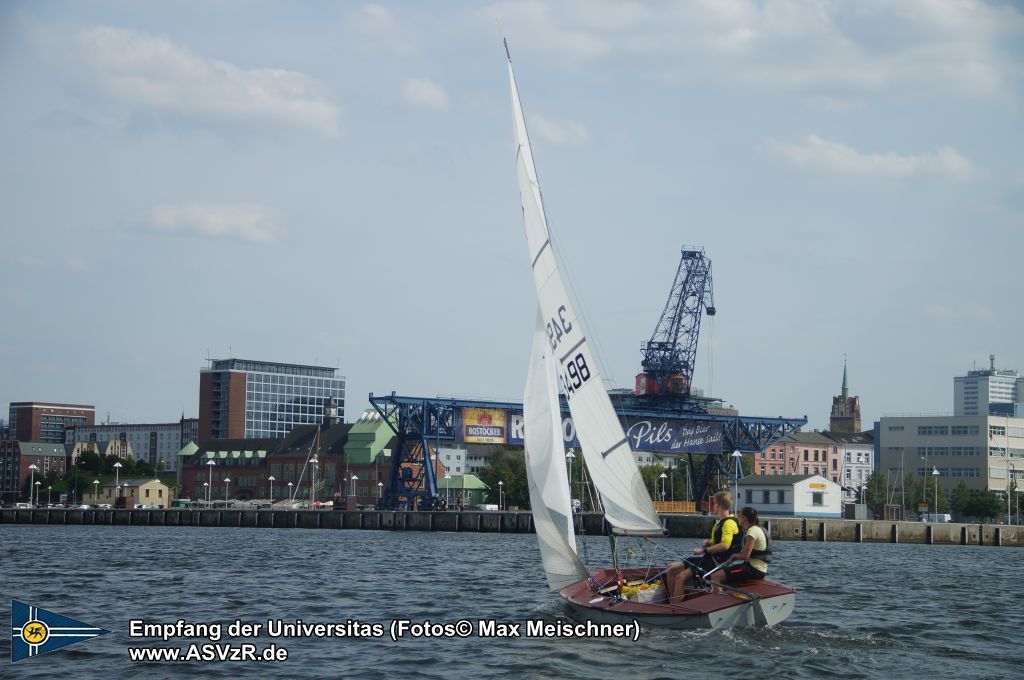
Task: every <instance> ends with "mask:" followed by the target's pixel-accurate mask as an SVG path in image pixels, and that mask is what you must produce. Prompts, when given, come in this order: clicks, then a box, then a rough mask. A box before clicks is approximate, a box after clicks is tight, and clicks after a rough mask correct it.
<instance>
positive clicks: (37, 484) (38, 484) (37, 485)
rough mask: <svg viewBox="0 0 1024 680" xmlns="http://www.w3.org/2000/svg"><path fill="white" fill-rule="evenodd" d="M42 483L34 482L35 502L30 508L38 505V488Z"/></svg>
mask: <svg viewBox="0 0 1024 680" xmlns="http://www.w3.org/2000/svg"><path fill="white" fill-rule="evenodd" d="M42 484H43V483H42V482H36V484H35V486H36V502H35V503H33V504H32V507H35V506H37V505H39V487H40V486H42Z"/></svg>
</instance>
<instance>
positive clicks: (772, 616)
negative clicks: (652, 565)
mask: <svg viewBox="0 0 1024 680" xmlns="http://www.w3.org/2000/svg"><path fill="white" fill-rule="evenodd" d="M645 573H647V570H639V569H638V570H624V571H623V576H624V577H625V578H626V579H627V580H629V579H634V578H639V579H642V578H644V575H645ZM614 580H615V572H614V571H613V570H611V569H596V570H593V571H592V572H591V577H590V579H588V580H584V581H578V582H576V583H574V584H572V585H570V586H566V587H565V588H562V589H561V590H560V591H559V595H561V596H562V598H563V599H565V601H566V602H568V604H569V606H570V607H571V608H572V609H573V611H574V613H575V614H576V615H577V616H579V617H581V618H584V619H586V620H590V621H594V622H595V623H622V622H624V621H632V620H636V621H638V622H639V623H640V624H641V625H644V626H654V627H659V628H673V629H699V628H712V629H720V628H742V627H746V626H774V625H776V624H778V623H780V622H782V621H784V620H785V619H786V618H787V617H788V616H789V615H790V614H792V613H793V607H794V606H795V604H796V591H795V590H793V589H792V588H790V587H788V586H784V585H782V584H780V583H775V582H774V581H768V580H759V581H749V582H746V583H737V584H734V587H736V588H738V589H739V590H742V591H743V592H744V593H750V594H753V595H757V596H758V599H756V600H755V599H754V598H750V597H747V596H745V595H743V594H741V593H736V592H730V591H725V592H722V593H697V594H692V595H690V596H688V597H687V599H686V600H684V601H683V602H682V603H680V604H667V603H657V602H649V603H644V602H632V601H630V600H620V599H616V598H615V597H611V596H606V595H600V594H599V593H597V592H596V591H595V590H594V586H593V584H594V583H608V582H614Z"/></svg>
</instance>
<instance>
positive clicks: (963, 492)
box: [949, 479, 971, 519]
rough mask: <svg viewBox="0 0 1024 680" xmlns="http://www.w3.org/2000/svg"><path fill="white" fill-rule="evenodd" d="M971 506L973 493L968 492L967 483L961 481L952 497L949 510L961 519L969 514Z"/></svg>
mask: <svg viewBox="0 0 1024 680" xmlns="http://www.w3.org/2000/svg"><path fill="white" fill-rule="evenodd" d="M970 504H971V492H970V491H968V490H967V483H966V482H965V481H963V480H962V479H961V480H960V483H959V484H957V486H956V489H954V490H953V495H952V496H951V497H950V500H949V508H950V510H952V511H953V513H954V514H955V515H956V516H957V519H960V518H961V517H963V516H964V515H966V514H967V510H968V508H969V507H970Z"/></svg>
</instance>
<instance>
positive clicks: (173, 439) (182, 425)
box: [64, 418, 199, 470]
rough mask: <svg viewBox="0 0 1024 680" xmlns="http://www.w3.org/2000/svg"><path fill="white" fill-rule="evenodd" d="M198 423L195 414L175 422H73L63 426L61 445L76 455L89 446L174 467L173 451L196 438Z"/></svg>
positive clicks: (100, 452)
mask: <svg viewBox="0 0 1024 680" xmlns="http://www.w3.org/2000/svg"><path fill="white" fill-rule="evenodd" d="M198 426H199V421H198V420H197V419H196V418H182V419H181V420H179V421H178V422H174V423H106V424H101V425H76V426H74V427H68V428H65V430H64V445H65V448H66V449H67V450H68V453H70V454H72V455H73V456H76V457H77V455H78V454H80V453H81V452H82V451H83V450H87V449H92V450H93V451H94V452H95V453H98V454H100V455H108V454H114V455H117V456H119V457H121V458H127V457H129V456H131V457H132V458H133V459H134V460H144V461H146V462H147V463H149V464H150V465H153V466H156V464H157V462H158V461H162V462H163V466H164V469H165V470H174V469H175V465H177V461H176V460H175V454H176V453H177V452H178V451H179V450H181V447H183V446H185V445H186V444H188V443H189V442H190V441H194V440H195V439H196V436H197V431H198ZM90 445H91V446H90Z"/></svg>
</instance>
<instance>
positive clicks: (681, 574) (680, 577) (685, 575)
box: [665, 562, 693, 604]
mask: <svg viewBox="0 0 1024 680" xmlns="http://www.w3.org/2000/svg"><path fill="white" fill-rule="evenodd" d="M682 566H683V563H682V562H673V563H672V564H671V565H669V570H668V573H667V574H666V575H665V591H666V594H667V595H668V601H669V604H678V603H680V602H682V601H683V600H684V599H685V597H686V582H687V581H689V580H690V579H691V578H692V577H693V571H692V570H690V568H689V567H687V568H682V569H681V568H680V567H682Z"/></svg>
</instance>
